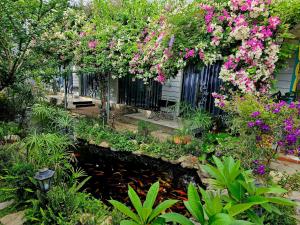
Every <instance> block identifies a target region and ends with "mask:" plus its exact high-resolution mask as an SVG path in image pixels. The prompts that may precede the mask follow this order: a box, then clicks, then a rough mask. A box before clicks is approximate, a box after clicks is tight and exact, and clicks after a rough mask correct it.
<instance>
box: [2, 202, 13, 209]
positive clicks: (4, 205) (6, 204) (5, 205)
mask: <svg viewBox="0 0 300 225" xmlns="http://www.w3.org/2000/svg"><path fill="white" fill-rule="evenodd" d="M13 203H14V200H10V201H6V202H1V203H0V210H2V209H5V208H7V207H9V206H11V205H12V204H13Z"/></svg>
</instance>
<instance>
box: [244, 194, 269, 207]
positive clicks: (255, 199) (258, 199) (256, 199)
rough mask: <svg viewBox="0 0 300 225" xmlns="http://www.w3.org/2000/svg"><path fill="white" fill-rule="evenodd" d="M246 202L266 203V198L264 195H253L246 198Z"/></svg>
mask: <svg viewBox="0 0 300 225" xmlns="http://www.w3.org/2000/svg"><path fill="white" fill-rule="evenodd" d="M247 202H251V203H255V204H257V205H258V204H264V203H267V202H268V200H267V198H266V197H264V196H259V195H254V196H250V197H249V198H247Z"/></svg>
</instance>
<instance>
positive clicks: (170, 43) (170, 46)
mask: <svg viewBox="0 0 300 225" xmlns="http://www.w3.org/2000/svg"><path fill="white" fill-rule="evenodd" d="M174 41H175V36H174V35H172V37H171V39H170V41H169V48H172V46H173V44H174Z"/></svg>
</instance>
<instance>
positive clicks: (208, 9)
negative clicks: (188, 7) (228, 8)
mask: <svg viewBox="0 0 300 225" xmlns="http://www.w3.org/2000/svg"><path fill="white" fill-rule="evenodd" d="M200 7H201V9H203V10H205V11H207V12H212V11H214V7H213V6H210V5H205V4H201V5H200Z"/></svg>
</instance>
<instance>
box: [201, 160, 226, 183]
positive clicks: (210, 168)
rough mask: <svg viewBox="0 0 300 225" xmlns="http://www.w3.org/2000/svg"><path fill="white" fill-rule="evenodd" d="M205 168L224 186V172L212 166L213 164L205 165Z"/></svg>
mask: <svg viewBox="0 0 300 225" xmlns="http://www.w3.org/2000/svg"><path fill="white" fill-rule="evenodd" d="M203 169H204V170H205V171H206V172H207V173H209V174H210V175H211V176H212V177H213V178H215V179H217V182H218V183H219V185H220V186H221V187H222V186H224V185H225V184H226V183H225V178H224V176H223V174H222V173H221V172H220V171H219V170H218V169H217V168H215V167H213V166H211V165H204V166H203Z"/></svg>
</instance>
